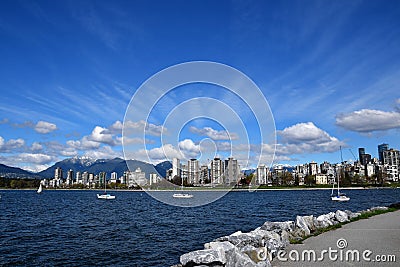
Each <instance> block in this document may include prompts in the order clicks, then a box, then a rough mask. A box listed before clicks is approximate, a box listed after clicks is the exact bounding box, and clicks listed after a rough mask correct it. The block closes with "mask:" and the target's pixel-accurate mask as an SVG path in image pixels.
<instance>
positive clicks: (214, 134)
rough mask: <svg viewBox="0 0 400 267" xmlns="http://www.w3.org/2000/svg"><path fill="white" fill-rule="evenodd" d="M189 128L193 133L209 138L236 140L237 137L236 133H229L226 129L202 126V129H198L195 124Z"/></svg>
mask: <svg viewBox="0 0 400 267" xmlns="http://www.w3.org/2000/svg"><path fill="white" fill-rule="evenodd" d="M189 130H190V131H191V132H192V133H194V134H198V135H201V136H207V137H209V138H211V139H212V140H237V139H239V136H238V135H237V134H236V133H229V132H228V131H224V130H220V131H218V130H215V129H213V128H211V127H204V128H202V129H199V128H197V127H195V126H191V127H190V128H189Z"/></svg>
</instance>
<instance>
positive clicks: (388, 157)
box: [383, 149, 400, 166]
mask: <svg viewBox="0 0 400 267" xmlns="http://www.w3.org/2000/svg"><path fill="white" fill-rule="evenodd" d="M383 164H384V165H391V166H400V154H399V151H398V150H396V149H389V150H385V151H383Z"/></svg>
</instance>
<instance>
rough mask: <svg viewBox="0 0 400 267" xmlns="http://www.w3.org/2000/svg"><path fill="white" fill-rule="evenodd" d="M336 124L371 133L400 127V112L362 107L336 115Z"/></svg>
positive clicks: (355, 130)
mask: <svg viewBox="0 0 400 267" xmlns="http://www.w3.org/2000/svg"><path fill="white" fill-rule="evenodd" d="M336 125H338V126H340V127H342V128H345V129H347V130H350V131H354V132H361V133H369V132H374V131H385V130H390V129H395V128H400V113H399V112H395V111H392V112H387V111H381V110H373V109H362V110H358V111H354V112H351V113H347V114H340V115H338V116H337V117H336Z"/></svg>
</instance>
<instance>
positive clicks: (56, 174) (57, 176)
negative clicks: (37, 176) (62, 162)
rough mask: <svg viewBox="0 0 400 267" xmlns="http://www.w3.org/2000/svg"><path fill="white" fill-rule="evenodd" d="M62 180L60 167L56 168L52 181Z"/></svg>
mask: <svg viewBox="0 0 400 267" xmlns="http://www.w3.org/2000/svg"><path fill="white" fill-rule="evenodd" d="M62 178H63V170H62V169H61V168H60V167H57V168H56V169H55V170H54V179H62Z"/></svg>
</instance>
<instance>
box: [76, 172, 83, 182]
mask: <svg viewBox="0 0 400 267" xmlns="http://www.w3.org/2000/svg"><path fill="white" fill-rule="evenodd" d="M75 183H77V184H81V183H82V173H81V172H79V171H78V172H76V176H75Z"/></svg>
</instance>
